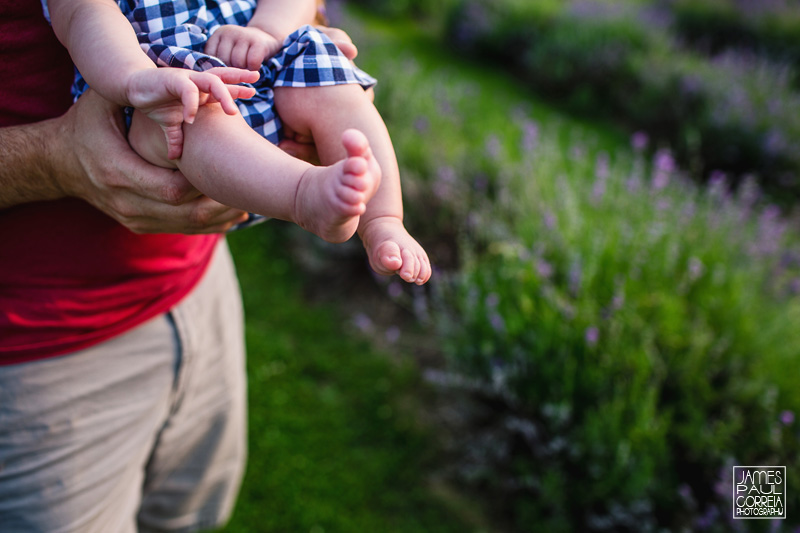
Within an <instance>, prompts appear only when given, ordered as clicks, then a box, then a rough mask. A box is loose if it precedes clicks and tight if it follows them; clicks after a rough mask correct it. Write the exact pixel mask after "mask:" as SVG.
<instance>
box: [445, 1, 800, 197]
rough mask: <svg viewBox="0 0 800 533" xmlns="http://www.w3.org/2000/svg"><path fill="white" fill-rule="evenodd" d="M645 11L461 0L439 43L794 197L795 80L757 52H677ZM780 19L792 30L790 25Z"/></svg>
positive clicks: (697, 166) (624, 6) (623, 6)
mask: <svg viewBox="0 0 800 533" xmlns="http://www.w3.org/2000/svg"><path fill="white" fill-rule="evenodd" d="M645 4H646V3H645V2H639V3H620V4H614V3H608V2H599V1H596V2H567V3H561V4H559V5H558V6H555V5H552V4H551V3H547V4H545V5H541V6H540V5H539V3H538V2H532V3H528V4H524V3H520V2H516V1H514V2H490V1H489V0H460V2H458V3H457V4H456V5H454V7H453V9H452V11H451V15H450V16H449V17H448V22H447V25H446V28H447V29H446V33H445V37H444V38H445V40H446V41H447V42H448V43H450V44H451V45H453V46H454V47H456V48H457V49H458V50H461V51H465V52H468V53H470V54H473V55H478V56H480V55H482V56H483V57H484V58H486V59H489V60H492V61H495V62H497V63H499V64H502V65H505V66H506V67H507V68H509V69H511V70H513V72H514V73H515V74H516V75H517V76H518V77H519V78H520V79H521V80H523V81H524V82H525V83H527V84H529V85H530V86H531V87H533V88H535V89H536V90H538V91H540V92H543V93H545V94H547V95H548V96H550V97H553V98H555V99H558V100H560V101H561V102H563V103H564V104H565V105H567V106H568V107H569V108H570V109H572V110H574V111H576V112H579V113H582V114H589V115H598V116H604V117H606V118H609V117H612V118H616V119H620V120H622V121H623V122H625V123H627V124H629V125H631V126H632V127H634V128H636V129H645V130H647V131H648V133H650V134H651V135H652V136H653V137H655V138H657V139H659V140H660V141H662V142H665V143H668V144H669V145H670V146H671V147H672V148H673V150H674V151H675V152H676V153H677V155H678V157H679V158H680V160H681V161H682V162H683V163H684V164H686V165H688V166H691V167H692V168H693V169H694V170H696V171H699V173H700V174H702V175H705V176H708V175H709V174H710V173H711V172H713V171H714V170H723V171H726V172H732V173H734V174H736V175H743V174H757V175H759V176H760V178H761V180H762V184H764V186H765V188H767V189H769V190H770V191H772V192H774V193H775V194H776V195H777V196H790V197H791V198H792V199H796V197H797V195H798V194H800V181H799V180H800V156H798V150H797V149H796V146H797V144H798V142H800V115H798V113H797V112H796V110H797V109H798V104H800V95H798V93H797V92H796V91H795V89H794V88H793V86H792V79H793V77H794V72H793V71H792V70H791V69H789V68H787V67H782V66H776V65H774V64H772V63H770V62H769V61H765V60H763V59H761V58H759V57H758V56H757V55H755V54H753V53H742V52H725V53H723V54H720V55H718V56H717V57H715V58H714V59H713V60H709V59H708V58H707V57H705V56H702V55H700V54H697V53H696V52H693V51H689V50H685V49H682V48H680V47H678V46H677V45H675V44H674V42H673V41H674V36H673V35H672V34H671V33H670V25H669V23H668V20H667V19H665V18H664V16H663V12H652V9H651V8H652V6H647V5H645ZM701 4H702V3H699V4H698V6H700V5H701ZM719 4H720V5H722V3H719ZM680 5H682V4H680ZM692 5H693V6H694V4H693V3H692ZM702 5H705V4H702ZM715 5H716V4H715ZM725 5H727V4H725ZM698 6H694V7H693V8H692V9H701V7H698ZM676 9H678V8H676ZM687 9H688V8H687ZM726 9H728V8H726ZM731 9H732V8H731ZM659 13H661V14H659ZM736 13H738V16H743V15H741V13H739V12H736ZM662 19H663V20H662ZM722 19H723V20H724V17H722ZM770 20H772V19H770ZM778 20H781V22H780V24H785V25H787V26H788V25H790V22H788V21H789V20H792V19H791V17H790V18H788V19H786V21H784V20H783V19H782V18H779V17H778V18H775V21H776V24H777V21H778ZM720 24H724V22H720ZM775 31H777V30H775ZM786 193H789V194H788V195H787V194H786ZM784 201H786V199H785V198H784Z"/></svg>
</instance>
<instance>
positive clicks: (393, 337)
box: [386, 326, 400, 344]
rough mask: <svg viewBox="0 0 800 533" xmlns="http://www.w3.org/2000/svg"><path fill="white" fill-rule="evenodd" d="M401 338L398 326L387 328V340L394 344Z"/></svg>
mask: <svg viewBox="0 0 800 533" xmlns="http://www.w3.org/2000/svg"><path fill="white" fill-rule="evenodd" d="M398 340H400V328H398V327H397V326H389V328H388V329H387V330H386V342H388V343H389V344H394V343H396V342H397V341H398Z"/></svg>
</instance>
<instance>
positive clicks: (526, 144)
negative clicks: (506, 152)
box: [521, 120, 539, 154]
mask: <svg viewBox="0 0 800 533" xmlns="http://www.w3.org/2000/svg"><path fill="white" fill-rule="evenodd" d="M538 144H539V126H538V125H537V124H536V122H534V121H532V120H525V121H524V122H523V123H522V147H521V148H522V151H523V153H526V154H527V153H530V152H532V151H534V150H535V149H536V146H537V145H538Z"/></svg>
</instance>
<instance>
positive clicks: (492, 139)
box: [486, 135, 502, 159]
mask: <svg viewBox="0 0 800 533" xmlns="http://www.w3.org/2000/svg"><path fill="white" fill-rule="evenodd" d="M501 150H502V144H501V143H500V139H498V138H497V135H490V136H489V138H488V139H486V153H488V154H489V157H491V158H492V159H499V158H500V152H501Z"/></svg>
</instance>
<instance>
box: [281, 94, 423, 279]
mask: <svg viewBox="0 0 800 533" xmlns="http://www.w3.org/2000/svg"><path fill="white" fill-rule="evenodd" d="M275 110H276V111H277V113H278V115H279V116H280V117H281V120H282V121H283V122H284V123H285V124H287V125H288V126H289V127H291V128H292V129H293V130H294V131H296V132H297V133H300V134H304V135H310V136H311V137H312V138H313V139H314V143H315V144H316V146H317V151H318V152H319V156H320V160H321V161H322V163H323V164H330V163H331V162H333V161H337V160H339V159H341V158H342V157H344V155H345V154H344V152H343V150H342V145H341V143H340V142H339V141H338V139H339V138H341V135H342V132H343V131H345V130H347V129H350V128H353V129H356V130H359V131H361V132H363V133H364V135H365V136H366V138H367V139H368V140H369V145H370V147H371V149H372V153H373V154H374V157H375V160H376V161H377V163H378V165H379V166H380V172H381V184H380V188H379V189H378V192H377V193H376V194H375V196H374V197H373V198H372V200H371V201H370V202H369V204H368V205H367V210H366V212H365V214H364V215H363V216H362V217H361V219H360V223H359V227H358V233H359V235H360V236H361V239H362V240H363V242H364V246H365V248H366V249H367V254H368V256H369V260H370V264H371V265H372V268H373V269H374V270H375V271H376V272H378V273H381V274H395V273H396V274H399V275H400V277H402V278H403V279H404V280H406V281H409V282H412V283H420V284H422V283H425V282H426V281H427V280H428V279H429V278H430V275H431V267H430V261H429V260H428V256H427V254H426V253H425V250H423V249H422V247H421V246H420V245H419V243H417V241H416V240H414V238H413V237H411V235H409V234H408V232H407V231H406V229H405V227H404V226H403V204H402V193H401V190H400V172H399V170H398V167H397V160H396V157H395V154H394V148H393V147H392V141H391V139H390V137H389V132H388V131H387V129H386V126H385V124H384V123H383V119H381V116H380V114H379V113H378V111H377V109H375V106H374V105H372V102H371V101H370V99H369V98H367V96H366V93H365V92H364V90H363V89H362V88H361V87H360V86H359V85H355V84H347V85H333V86H326V87H303V88H299V87H276V88H275Z"/></svg>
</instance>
